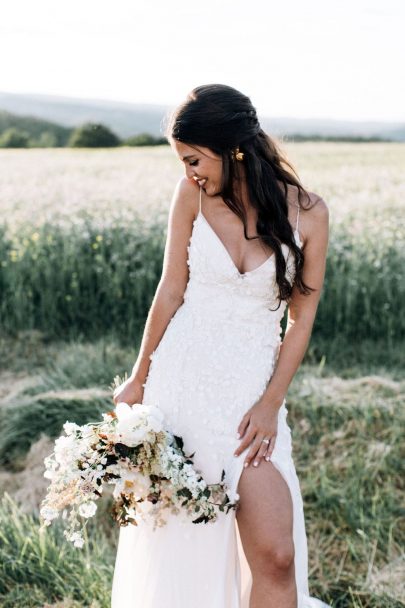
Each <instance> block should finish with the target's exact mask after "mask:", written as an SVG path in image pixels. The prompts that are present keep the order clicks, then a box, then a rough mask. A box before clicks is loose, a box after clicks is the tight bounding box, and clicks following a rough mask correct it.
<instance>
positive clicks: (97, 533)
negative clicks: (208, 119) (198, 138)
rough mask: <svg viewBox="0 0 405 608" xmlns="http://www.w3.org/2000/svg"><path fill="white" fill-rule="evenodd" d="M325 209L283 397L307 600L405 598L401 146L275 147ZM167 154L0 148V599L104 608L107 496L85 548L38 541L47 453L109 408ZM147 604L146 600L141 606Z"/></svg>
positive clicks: (147, 278)
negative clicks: (313, 285)
mask: <svg viewBox="0 0 405 608" xmlns="http://www.w3.org/2000/svg"><path fill="white" fill-rule="evenodd" d="M284 147H285V149H286V150H287V152H288V155H289V158H290V160H292V161H293V163H294V165H295V167H296V169H297V171H298V173H299V175H300V177H301V179H302V182H303V184H304V185H305V186H306V187H307V188H308V189H309V190H311V191H313V192H317V193H318V194H320V195H321V196H322V197H323V198H324V199H325V201H326V202H327V203H328V206H329V209H330V223H331V236H330V247H329V252H328V267H327V276H326V280H325V286H324V291H323V294H322V298H321V303H320V307H319V312H318V317H317V322H316V326H315V328H314V334H313V337H312V340H311V344H310V346H309V349H308V352H307V355H306V358H305V360H304V362H303V364H302V366H301V367H300V369H299V371H298V373H297V374H296V376H295V378H294V380H293V382H292V384H291V386H290V390H289V394H288V397H287V407H288V410H289V420H290V424H291V427H292V431H293V441H294V458H295V462H296V466H297V472H298V475H299V478H300V483H301V488H302V493H303V498H304V503H305V514H306V521H307V531H308V540H309V557H310V584H311V591H312V593H313V595H316V596H318V597H322V598H323V599H324V600H325V601H328V602H329V603H330V604H331V605H332V606H333V608H346V607H350V608H400V607H401V606H402V607H403V606H405V577H404V574H403V573H404V566H405V559H404V546H405V545H404V543H405V510H404V508H403V504H404V488H403V485H404V482H403V480H404V475H403V465H402V463H403V458H404V454H403V439H402V438H403V430H404V427H405V424H404V423H405V420H404V404H405V396H404V395H405V392H404V388H405V387H404V381H403V378H404V374H403V372H404V368H405V361H404V352H403V350H404V349H403V338H404V328H405V314H404V312H405V311H404V295H405V294H404V284H405V281H404V264H405V248H404V244H405V243H404V241H405V220H404V213H403V210H404V206H405V202H404V201H405V171H404V169H405V145H404V144H330V143H316V144H315V143H313V144H311V143H300V144H286V145H285V146H284ZM183 171H184V170H183V167H182V165H181V163H180V162H179V161H178V160H177V159H176V158H175V157H174V155H173V153H172V152H171V150H170V148H168V147H165V146H162V147H159V148H150V149H134V148H122V149H116V150H115V149H113V150H94V151H84V150H63V149H60V150H58V149H56V150H40V149H37V150H18V151H17V150H0V197H1V198H0V206H1V209H2V212H3V214H2V222H1V224H2V228H1V227H0V264H1V266H0V325H1V330H0V362H1V363H0V494H4V496H3V500H2V502H1V504H0V530H1V532H0V564H1V566H0V567H1V571H0V572H1V576H0V581H1V582H0V606H2V608H14V607H15V606H18V607H19V608H36V607H40V608H50V607H51V606H52V608H79V607H91V608H107V607H108V606H109V592H110V586H111V577H112V569H113V560H114V554H115V548H116V540H117V531H116V529H115V528H114V527H113V524H112V523H111V521H110V519H109V516H108V507H109V505H108V500H107V501H106V502H105V503H104V504H103V506H102V508H101V512H100V513H99V514H98V516H97V520H96V521H95V522H94V526H91V527H90V531H89V535H90V536H89V540H90V545H89V549H88V551H86V552H80V551H79V552H78V551H72V550H70V548H69V547H67V546H66V543H64V542H63V541H62V540H61V536H60V530H58V529H55V531H54V532H52V533H50V534H49V535H47V537H46V538H44V537H41V536H40V535H39V533H38V521H37V512H38V504H39V502H40V500H41V498H42V497H43V495H44V492H45V487H46V480H44V479H43V476H42V474H43V458H44V456H45V455H47V454H48V453H49V452H50V450H51V446H52V437H54V436H55V435H57V434H59V431H60V429H61V426H62V424H63V423H64V422H65V420H66V419H71V420H75V421H77V422H80V421H85V420H88V419H90V418H94V417H95V416H96V417H97V416H98V415H99V412H100V411H102V410H103V409H105V408H109V407H110V406H111V401H110V398H111V396H110V391H109V385H110V383H111V382H112V379H113V377H114V376H115V375H116V374H117V373H118V374H121V375H122V374H124V372H125V371H129V370H130V368H131V366H132V364H133V362H134V360H135V357H136V352H137V348H138V342H139V336H140V334H141V331H142V328H143V323H144V318H145V315H146V312H147V310H148V306H149V303H150V300H151V298H152V296H153V293H154V289H155V286H156V283H157V281H158V278H159V272H160V264H161V259H162V251H163V244H164V235H165V229H166V219H167V211H168V206H169V203H170V199H171V196H172V193H173V188H174V185H175V183H176V181H177V179H178V178H179V177H180V176H181V175H182V174H183ZM145 608H147V607H145Z"/></svg>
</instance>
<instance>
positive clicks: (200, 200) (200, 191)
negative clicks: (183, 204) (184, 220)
mask: <svg viewBox="0 0 405 608" xmlns="http://www.w3.org/2000/svg"><path fill="white" fill-rule="evenodd" d="M201 194H202V186H200V213H201Z"/></svg>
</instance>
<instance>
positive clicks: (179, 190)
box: [173, 176, 199, 217]
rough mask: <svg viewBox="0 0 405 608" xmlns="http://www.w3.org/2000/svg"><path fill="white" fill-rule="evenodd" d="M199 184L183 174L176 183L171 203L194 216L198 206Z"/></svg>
mask: <svg viewBox="0 0 405 608" xmlns="http://www.w3.org/2000/svg"><path fill="white" fill-rule="evenodd" d="M198 197H199V186H198V184H197V183H196V182H195V181H194V180H191V179H188V178H187V177H185V176H183V177H181V178H180V179H179V181H178V182H177V184H176V187H175V191H174V195H173V199H174V200H173V205H174V206H175V207H178V208H181V209H183V210H184V212H185V213H186V214H187V215H189V216H193V217H196V216H197V213H198V208H199V203H198V201H199V198H198Z"/></svg>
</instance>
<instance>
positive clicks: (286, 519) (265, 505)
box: [236, 461, 294, 571]
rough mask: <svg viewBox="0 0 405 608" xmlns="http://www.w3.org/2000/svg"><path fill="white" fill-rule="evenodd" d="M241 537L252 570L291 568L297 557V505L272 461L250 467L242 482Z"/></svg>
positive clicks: (238, 518)
mask: <svg viewBox="0 0 405 608" xmlns="http://www.w3.org/2000/svg"><path fill="white" fill-rule="evenodd" d="M237 492H238V494H239V496H240V503H239V508H238V509H237V511H236V518H237V522H238V528H239V534H240V537H241V541H242V544H243V549H244V552H245V555H246V559H247V560H248V562H249V565H250V567H251V568H252V571H254V569H255V567H256V566H257V568H258V569H261V567H262V561H263V558H264V559H265V560H266V563H267V564H269V565H270V566H271V562H272V561H273V563H274V565H275V566H276V567H281V568H282V567H288V565H289V563H291V561H292V559H293V557H294V541H293V505H292V500H291V494H290V490H289V488H288V485H287V483H286V482H285V480H284V478H283V476H282V475H281V473H280V472H279V471H278V470H277V469H276V467H275V466H274V465H273V464H272V463H271V462H266V461H262V462H261V463H260V465H259V466H258V467H254V466H252V465H249V466H248V467H247V468H246V469H244V470H243V472H242V474H241V477H240V479H239V484H238V490H237Z"/></svg>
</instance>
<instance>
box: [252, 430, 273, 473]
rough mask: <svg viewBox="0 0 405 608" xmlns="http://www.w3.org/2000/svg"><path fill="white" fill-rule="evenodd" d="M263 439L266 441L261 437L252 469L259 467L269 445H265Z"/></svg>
mask: <svg viewBox="0 0 405 608" xmlns="http://www.w3.org/2000/svg"><path fill="white" fill-rule="evenodd" d="M263 439H266V437H264V436H263V438H262V440H261V441H260V447H259V451H258V452H257V454H256V457H255V459H254V462H253V466H254V467H258V466H259V464H260V463H261V461H262V459H263V458H264V456H265V455H266V453H267V449H268V446H269V445H270V444H269V443H265V442H264V441H263Z"/></svg>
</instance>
